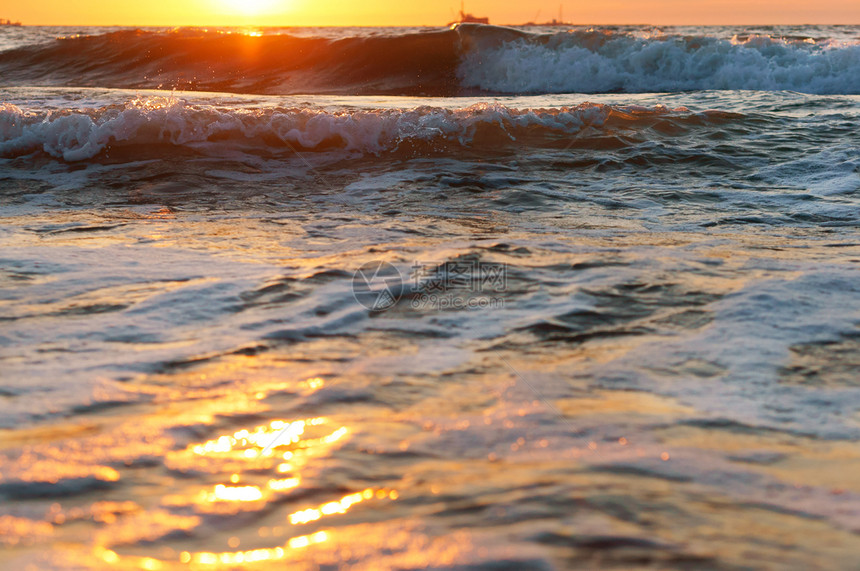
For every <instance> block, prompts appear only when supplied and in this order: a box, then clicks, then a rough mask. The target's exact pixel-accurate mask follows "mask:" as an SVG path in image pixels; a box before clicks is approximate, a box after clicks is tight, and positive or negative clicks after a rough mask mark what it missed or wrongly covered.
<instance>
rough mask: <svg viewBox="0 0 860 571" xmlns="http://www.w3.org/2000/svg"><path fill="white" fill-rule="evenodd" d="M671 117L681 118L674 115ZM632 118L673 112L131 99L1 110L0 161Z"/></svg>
mask: <svg viewBox="0 0 860 571" xmlns="http://www.w3.org/2000/svg"><path fill="white" fill-rule="evenodd" d="M677 112H678V113H688V112H687V111H686V110H683V109H680V110H677ZM628 113H629V114H630V117H633V116H641V115H642V114H643V113H644V114H654V115H662V114H667V113H672V111H670V110H669V109H667V108H665V107H660V106H658V107H654V108H651V109H640V108H635V109H634V108H623V107H619V108H616V107H610V106H606V105H591V104H584V105H580V106H577V107H572V108H560V109H549V110H517V109H511V108H508V107H505V106H503V105H497V104H480V105H475V106H472V107H468V108H464V109H455V110H448V109H441V108H431V107H421V108H417V109H411V110H400V109H388V110H361V111H352V112H328V111H319V110H311V109H267V110H256V111H253V110H237V109H231V110H225V109H219V108H216V107H212V106H200V105H197V106H193V105H187V104H185V103H183V102H182V101H179V100H175V99H169V98H159V97H156V98H149V99H138V100H134V101H132V102H130V103H128V104H127V105H125V106H110V107H106V108H103V109H99V110H74V111H71V110H70V111H64V112H62V113H58V114H50V113H47V114H45V113H39V112H27V111H24V110H22V109H20V108H18V107H16V106H14V105H10V104H5V105H3V106H0V155H2V156H6V157H10V156H21V155H25V154H29V153H33V152H39V151H43V152H45V153H47V154H49V155H50V156H52V157H56V158H61V159H64V160H66V161H80V160H85V159H90V158H93V157H95V156H97V155H99V153H101V152H102V151H104V150H105V149H107V148H108V147H110V146H113V145H121V144H154V143H167V144H172V145H177V146H190V147H203V146H205V145H217V144H224V142H225V141H227V144H230V142H237V143H239V144H243V145H264V146H266V145H268V146H272V145H273V146H285V145H290V146H296V147H299V148H301V149H315V150H329V149H342V150H346V151H359V152H367V153H378V152H384V151H389V150H394V149H396V148H397V147H398V146H399V145H401V144H402V143H403V142H405V141H418V142H421V141H424V142H434V141H438V142H440V143H445V142H450V143H453V144H458V145H468V144H470V142H472V141H473V139H474V137H475V135H476V133H478V131H479V130H482V129H489V130H492V131H493V134H494V136H497V137H502V138H507V139H508V140H515V139H516V137H517V136H518V133H519V132H520V131H522V130H524V129H531V128H539V129H541V128H542V129H546V130H549V131H552V132H561V133H575V132H577V131H579V130H581V129H582V128H583V127H584V126H594V127H599V126H600V125H602V124H603V123H604V121H606V119H607V118H608V117H609V116H611V115H612V114H617V115H620V116H626V115H627V114H628Z"/></svg>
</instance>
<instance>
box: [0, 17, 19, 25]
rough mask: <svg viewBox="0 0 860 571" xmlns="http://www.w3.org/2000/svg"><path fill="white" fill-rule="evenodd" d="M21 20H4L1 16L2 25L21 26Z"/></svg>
mask: <svg viewBox="0 0 860 571" xmlns="http://www.w3.org/2000/svg"><path fill="white" fill-rule="evenodd" d="M21 25H23V24H21V22H13V21H12V20H4V19H3V18H0V26H21Z"/></svg>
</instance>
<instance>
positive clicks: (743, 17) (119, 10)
mask: <svg viewBox="0 0 860 571" xmlns="http://www.w3.org/2000/svg"><path fill="white" fill-rule="evenodd" d="M466 8H467V11H469V12H473V13H475V14H477V15H483V16H489V17H490V19H491V21H492V23H496V24H516V23H523V22H526V21H529V20H535V19H538V20H541V21H546V20H549V19H551V18H554V17H556V16H557V15H558V8H559V2H558V1H557V0H556V1H553V0H550V1H540V0H539V1H537V2H532V3H524V2H522V1H520V0H471V1H469V2H467V3H466ZM457 10H459V0H449V2H447V3H445V2H441V3H440V2H431V1H408V2H403V1H402V0H367V1H364V2H355V1H354V0H147V1H145V2H121V1H118V0H76V1H74V2H70V1H68V0H31V1H27V2H22V1H21V0H0V18H11V19H13V20H20V21H22V22H24V23H25V24H32V25H38V24H43V25H60V24H68V25H86V24H90V25H113V24H117V25H138V26H145V25H151V26H159V25H160V26H178V25H214V26H224V25H257V26H263V25H272V26H350V25H352V26H372V25H444V24H446V23H447V22H449V21H450V20H452V19H453V16H454V14H455V13H456V11H457ZM538 10H540V13H538ZM564 17H565V20H568V21H572V22H574V23H584V24H585V23H587V24H629V23H651V24H763V23H772V24H790V23H794V24H801V23H810V24H815V23H818V24H860V2H858V1H857V0H821V1H818V2H809V1H799V0H784V1H783V0H692V1H691V0H654V1H650V2H643V1H641V0H602V1H601V2H583V1H582V0H577V1H571V0H568V1H567V2H564Z"/></svg>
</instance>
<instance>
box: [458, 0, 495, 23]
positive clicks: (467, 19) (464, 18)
mask: <svg viewBox="0 0 860 571" xmlns="http://www.w3.org/2000/svg"><path fill="white" fill-rule="evenodd" d="M489 23H490V19H489V18H482V17H479V16H473V15H472V14H467V13H466V5H465V2H463V1H462V0H461V1H460V19H459V20H457V21H456V22H451V23H450V24H448V26H449V27H450V26H453V25H455V24H489Z"/></svg>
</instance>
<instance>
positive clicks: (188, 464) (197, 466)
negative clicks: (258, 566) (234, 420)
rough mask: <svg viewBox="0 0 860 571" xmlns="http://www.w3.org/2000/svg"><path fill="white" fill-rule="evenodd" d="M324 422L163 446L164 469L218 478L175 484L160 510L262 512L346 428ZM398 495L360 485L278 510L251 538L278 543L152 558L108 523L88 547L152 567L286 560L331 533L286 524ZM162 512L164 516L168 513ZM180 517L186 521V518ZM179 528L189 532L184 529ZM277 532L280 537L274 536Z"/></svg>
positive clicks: (106, 557)
mask: <svg viewBox="0 0 860 571" xmlns="http://www.w3.org/2000/svg"><path fill="white" fill-rule="evenodd" d="M324 384H325V382H324V381H323V379H321V378H318V377H313V378H310V379H308V380H307V381H305V382H304V383H302V385H303V386H304V387H305V388H306V389H309V390H311V391H315V390H318V389H320V388H322V387H323V386H324ZM331 425H332V421H331V419H329V418H326V417H315V418H306V419H289V420H287V419H278V420H272V421H270V422H268V423H267V424H261V425H257V426H253V427H246V428H240V429H238V430H236V429H233V430H230V431H228V432H226V433H223V434H220V435H217V436H215V437H212V438H209V439H208V440H203V441H198V442H192V443H190V444H188V445H187V446H186V447H185V448H184V449H180V450H176V451H173V452H171V453H168V455H167V458H166V459H165V465H166V466H167V467H169V468H170V469H172V470H177V471H179V472H184V473H195V472H196V473H201V472H202V473H203V474H209V475H210V477H215V478H217V479H222V481H220V482H218V481H217V479H216V481H215V482H211V480H210V483H208V484H207V485H206V486H205V488H204V489H200V487H199V486H193V487H192V488H191V489H189V490H187V491H184V492H183V491H179V492H178V493H177V494H174V495H172V496H168V497H164V498H162V500H161V505H162V507H163V508H167V509H179V510H182V511H185V510H188V509H190V510H192V511H193V512H194V513H196V514H198V515H202V514H214V515H216V516H224V517H231V516H233V515H236V514H239V513H249V512H251V513H253V512H262V511H263V510H264V509H266V507H267V506H268V505H270V502H271V501H273V500H278V501H283V500H284V498H288V497H289V495H290V494H292V493H293V492H294V491H295V490H296V489H299V488H301V486H302V484H303V483H304V481H305V480H306V479H307V476H306V474H305V471H306V470H307V469H308V468H309V467H310V466H311V465H312V463H313V460H314V458H320V457H321V458H325V457H327V456H328V455H329V453H330V452H331V451H332V449H333V447H334V446H336V445H338V444H339V443H341V442H342V441H344V439H345V438H346V437H347V436H348V435H349V432H350V431H349V429H348V428H347V427H346V426H338V425H334V426H331ZM267 473H268V474H267ZM311 473H312V472H311ZM195 488H196V489H195ZM398 497H399V494H398V492H397V491H396V490H393V489H388V488H379V489H376V488H366V489H364V490H361V491H357V492H353V493H349V494H345V495H343V496H341V497H339V498H333V499H330V500H329V501H325V502H322V503H320V504H316V505H311V506H305V507H302V509H298V510H295V511H292V513H288V512H285V514H284V516H283V520H282V521H283V525H276V526H274V527H270V528H269V527H267V528H261V530H260V533H259V537H258V538H256V539H253V540H254V541H259V540H260V539H262V538H265V537H269V538H272V539H275V541H276V542H277V543H278V544H276V545H274V546H263V547H255V548H253V549H245V550H232V551H224V552H215V551H208V550H207V551H202V550H199V551H195V550H193V549H187V548H186V549H184V550H182V548H181V547H180V548H178V549H176V550H175V551H173V553H174V554H176V555H173V556H172V557H171V556H170V555H169V554H167V553H164V554H161V555H159V558H158V559H155V558H152V557H139V556H135V555H131V554H121V553H118V552H117V551H116V547H115V546H119V545H132V544H133V543H134V542H129V541H128V537H124V538H123V537H120V536H122V535H123V534H122V533H120V532H119V531H118V530H117V532H116V533H111V528H108V529H106V530H104V533H101V534H99V535H98V537H97V541H96V544H97V547H96V548H95V551H94V552H93V554H94V555H95V556H96V558H97V559H98V560H100V561H103V562H105V563H107V564H109V565H111V566H117V567H122V568H136V569H144V570H152V571H158V570H162V569H172V568H182V567H188V566H190V567H192V568H194V567H204V568H209V567H231V566H236V565H248V564H253V563H265V562H273V561H288V560H289V559H290V558H291V557H294V556H295V552H296V551H297V550H302V549H305V548H307V547H310V546H312V545H317V544H321V543H324V542H326V541H328V540H329V539H330V538H331V537H332V534H333V533H334V532H333V531H331V530H319V531H314V532H313V533H304V534H301V535H298V534H297V535H293V534H292V533H290V528H293V527H295V528H296V531H298V528H299V527H300V526H305V525H309V524H315V523H318V522H321V521H325V519H326V518H329V517H335V516H342V515H344V514H346V513H347V512H348V511H349V510H350V509H352V508H354V506H356V505H358V504H360V503H363V502H369V501H383V500H385V501H391V500H396V499H397V498H398ZM298 507H301V506H298ZM155 511H160V510H157V509H156V510H155ZM146 513H148V512H146ZM153 513H154V512H153ZM161 513H163V514H165V515H167V512H163V511H162V512H161ZM142 515H143V514H142ZM162 519H163V520H164V521H167V520H165V519H164V518H162ZM186 519H187V520H188V521H189V522H190V521H192V520H191V518H186ZM195 519H196V521H198V522H199V518H197V517H196V516H195ZM117 529H118V528H117ZM264 529H265V533H263V530H264ZM186 531H189V532H193V530H189V529H186ZM192 535H193V533H192ZM291 535H292V537H290V536H291ZM278 537H283V538H284V539H276V538H278ZM245 540H247V538H245ZM263 540H264V541H265V539H263ZM227 543H228V544H229V547H232V548H236V547H238V545H239V543H240V541H239V538H235V537H234V538H231V539H230V541H228V542H227ZM210 549H211V548H210Z"/></svg>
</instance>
